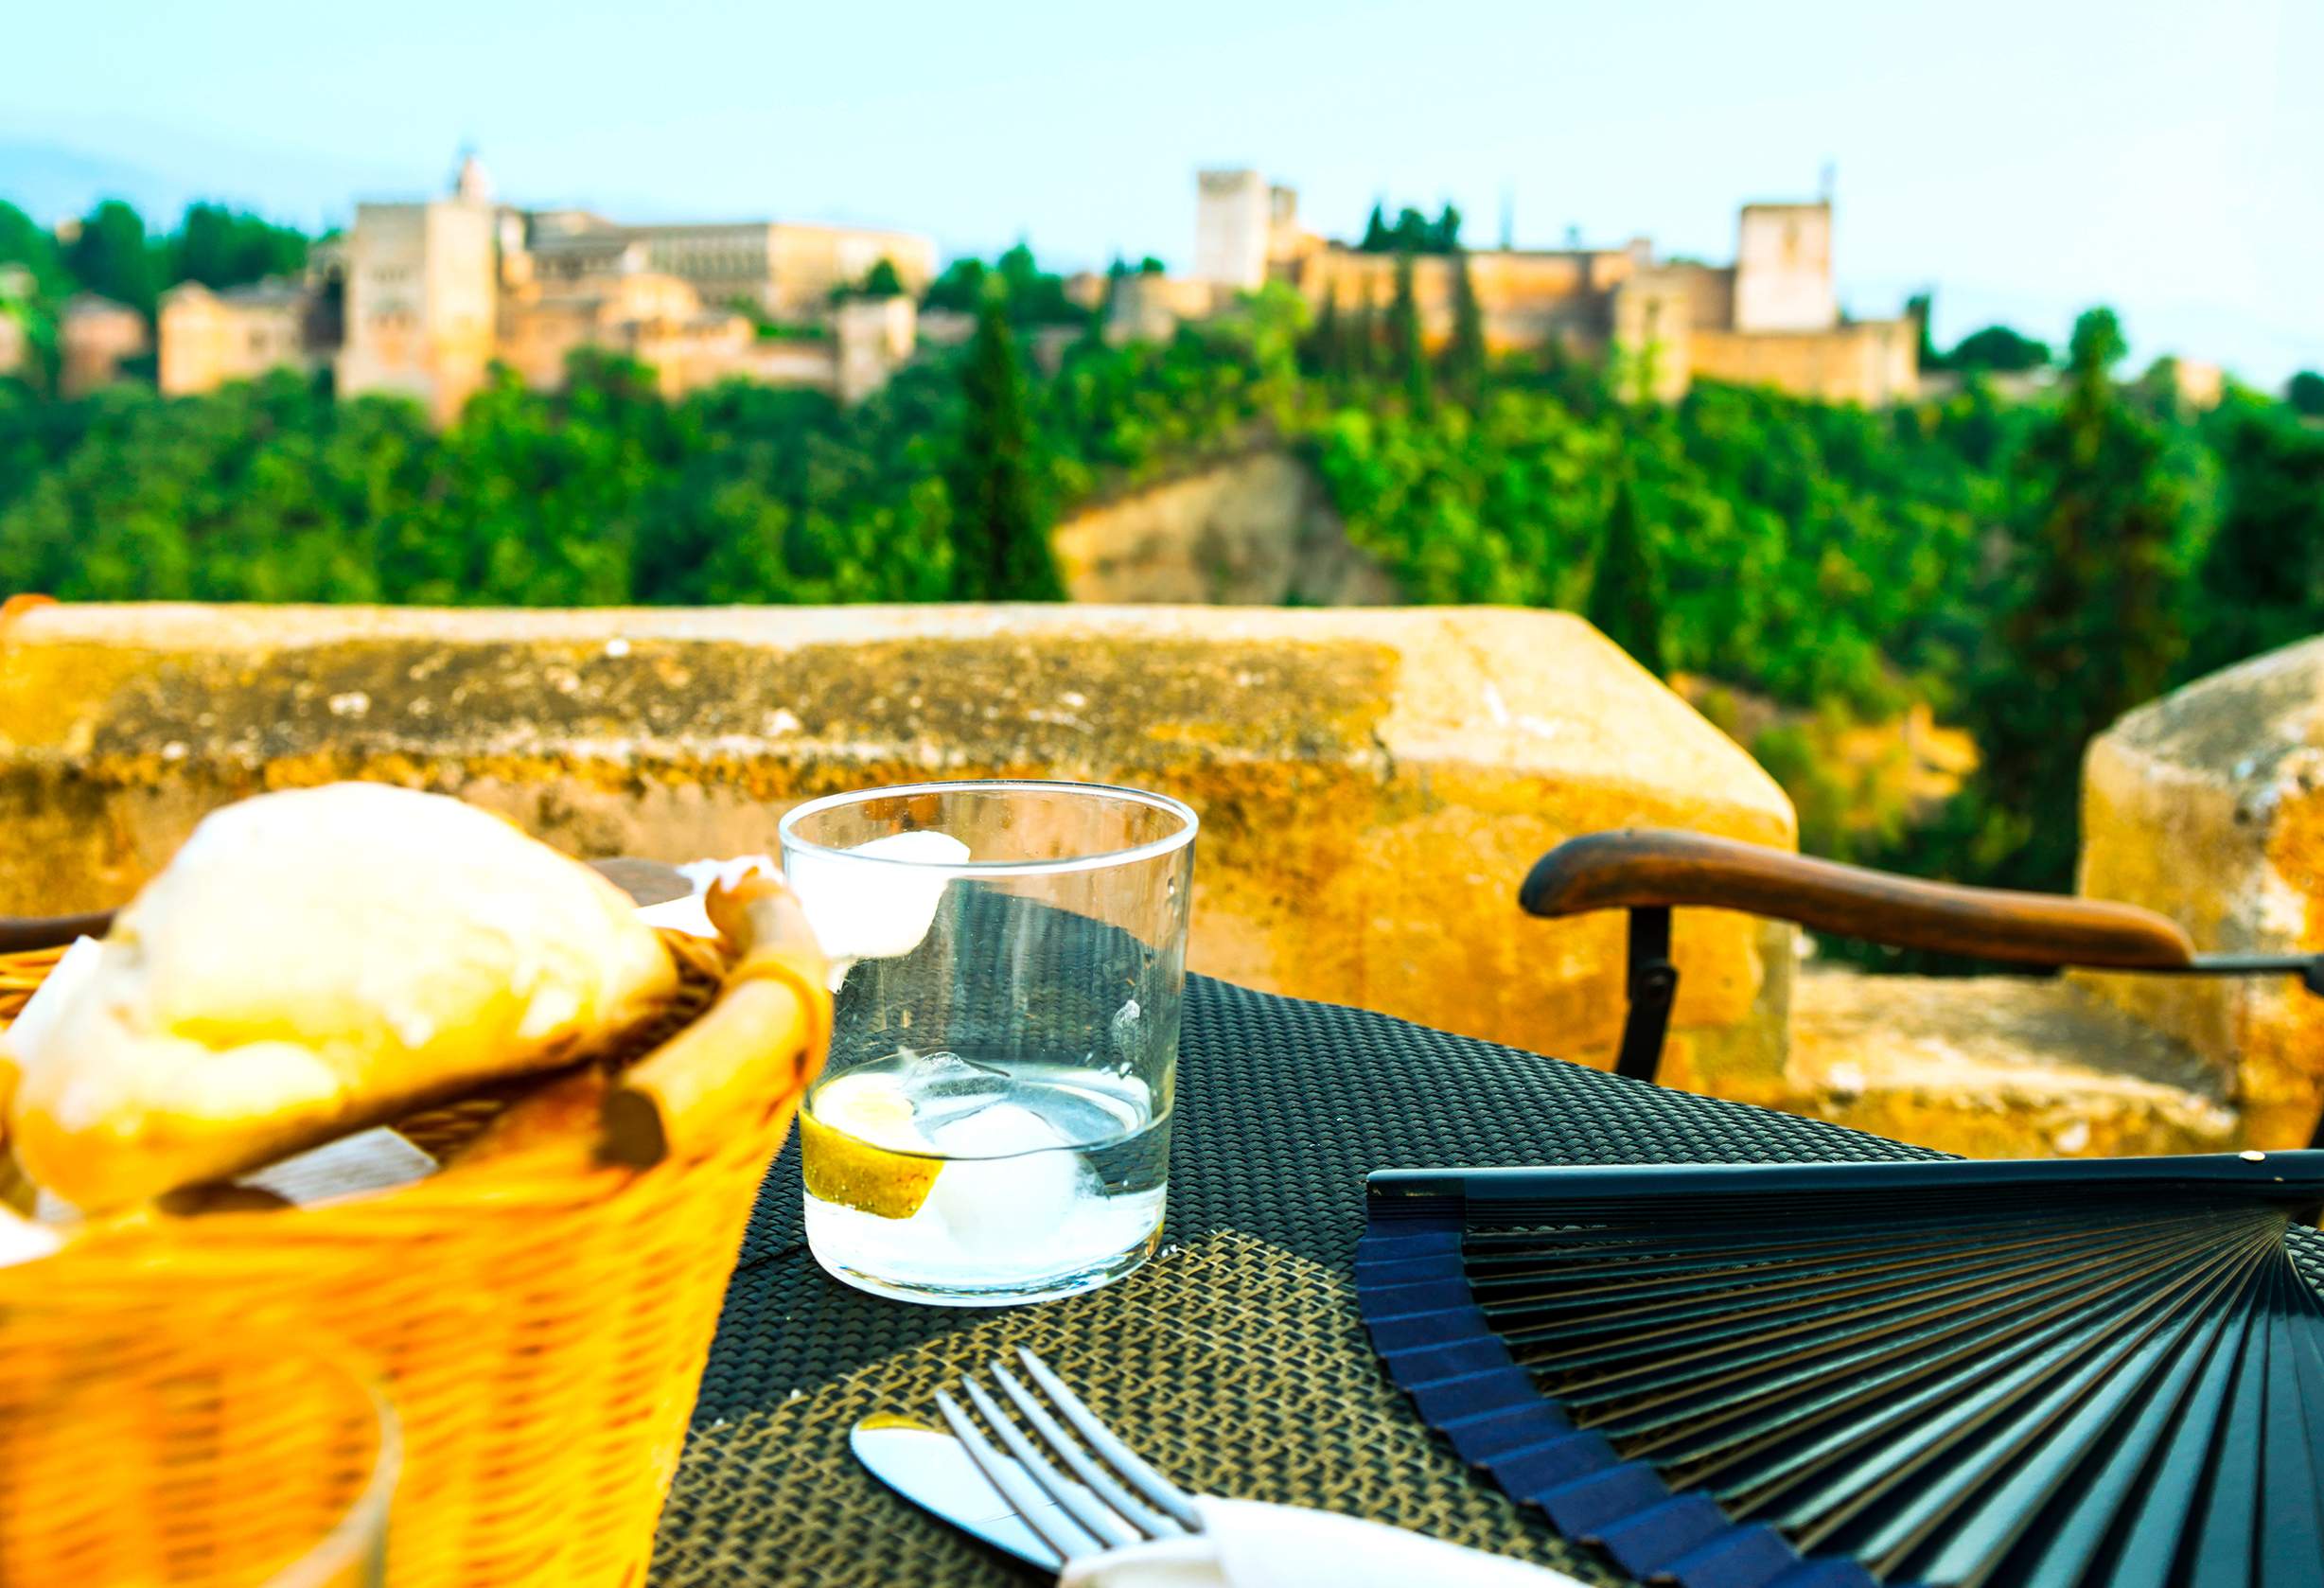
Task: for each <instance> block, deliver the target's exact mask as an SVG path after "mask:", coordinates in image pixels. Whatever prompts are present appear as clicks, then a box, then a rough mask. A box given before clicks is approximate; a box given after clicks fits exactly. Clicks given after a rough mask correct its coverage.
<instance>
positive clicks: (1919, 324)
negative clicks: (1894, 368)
mask: <svg viewBox="0 0 2324 1588" xmlns="http://www.w3.org/2000/svg"><path fill="white" fill-rule="evenodd" d="M1935 312H1936V294H1934V293H1933V292H1915V293H1913V294H1912V295H1911V296H1910V297H1909V298H1907V299H1906V300H1905V318H1906V319H1908V320H1910V321H1911V322H1912V326H1913V330H1914V332H1915V334H1916V335H1917V336H1918V338H1919V341H1920V354H1919V357H1920V366H1921V369H1922V370H1923V371H1924V372H1927V371H1928V370H1935V369H1944V368H1945V367H1946V363H1945V355H1944V354H1943V353H1941V352H1939V351H1938V350H1937V341H1936V338H1935V337H1933V336H1931V335H1930V334H1929V330H1928V326H1929V321H1930V320H1931V318H1932V317H1933V316H1934V315H1935Z"/></svg>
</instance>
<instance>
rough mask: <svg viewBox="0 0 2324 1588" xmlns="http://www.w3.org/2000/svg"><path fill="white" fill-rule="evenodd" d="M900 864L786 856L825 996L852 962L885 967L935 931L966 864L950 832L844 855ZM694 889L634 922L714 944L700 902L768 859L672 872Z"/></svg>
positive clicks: (895, 838) (908, 836) (700, 864)
mask: <svg viewBox="0 0 2324 1588" xmlns="http://www.w3.org/2000/svg"><path fill="white" fill-rule="evenodd" d="M846 853H847V854H849V855H852V856H853V855H861V856H871V857H874V858H878V859H885V860H903V861H909V862H911V864H908V865H894V866H856V865H849V864H847V863H845V862H844V861H842V860H840V859H838V858H837V857H836V856H826V855H821V854H818V853H815V852H814V851H810V850H802V851H801V852H800V853H798V854H796V855H794V856H792V857H791V873H790V875H789V876H788V877H786V878H785V879H784V880H785V881H786V882H788V883H789V885H790V889H791V892H792V894H793V896H795V897H796V898H797V899H798V900H799V908H800V909H801V910H802V911H804V912H805V914H806V917H807V925H808V926H811V927H813V928H814V930H815V940H816V942H817V943H818V944H820V945H821V946H822V950H823V957H824V958H825V959H826V960H829V961H830V962H831V990H832V991H833V992H835V993H836V992H837V991H838V990H839V983H840V982H841V981H843V980H845V979H846V978H847V973H848V971H849V970H850V969H852V968H853V967H854V964H855V962H857V961H859V960H893V959H898V958H901V957H902V956H904V955H906V954H909V953H910V952H911V951H912V950H913V949H915V948H917V947H919V946H920V944H921V942H922V940H923V939H924V938H926V936H927V935H928V929H929V928H930V927H931V926H935V925H936V909H937V906H938V905H939V904H941V903H942V901H943V897H944V885H945V884H946V883H948V882H950V881H951V880H952V878H953V876H954V874H955V873H954V872H953V871H952V870H951V868H953V867H955V866H958V865H960V863H961V862H962V861H965V860H966V859H967V858H968V855H969V849H968V845H966V844H964V843H962V842H961V841H960V839H959V838H954V837H953V836H952V835H951V834H950V833H932V832H917V833H890V834H889V835H888V836H887V837H886V838H873V839H872V840H871V841H870V842H868V843H860V844H857V845H856V846H855V847H854V849H851V850H848V851H847V852H846ZM753 869H759V870H764V871H767V872H774V871H775V870H776V869H777V868H776V866H775V863H774V861H773V860H772V859H770V858H768V857H767V856H764V855H744V856H737V857H736V858H734V859H731V860H695V861H691V862H689V863H687V864H685V865H682V866H680V867H678V870H679V871H680V872H683V873H685V875H686V880H687V881H689V882H691V883H693V884H694V891H693V893H691V894H689V895H688V896H687V897H685V898H682V899H671V900H669V901H667V902H666V903H663V904H658V905H648V906H646V907H645V908H644V909H641V910H640V911H638V916H639V918H640V919H641V920H643V921H645V922H646V923H648V924H649V925H652V926H670V927H674V928H676V929H677V930H679V931H686V932H692V933H694V934H695V936H696V937H716V936H717V935H718V931H717V928H716V927H714V926H712V925H711V924H710V914H709V912H708V911H707V910H705V909H703V906H702V896H703V894H705V893H706V892H708V891H710V887H711V885H712V884H713V882H716V881H718V880H719V879H720V878H721V877H733V876H737V875H740V874H742V873H748V872H749V871H751V870H753Z"/></svg>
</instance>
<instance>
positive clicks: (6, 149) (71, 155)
mask: <svg viewBox="0 0 2324 1588" xmlns="http://www.w3.org/2000/svg"><path fill="white" fill-rule="evenodd" d="M153 145H154V152H153V153H151V154H150V155H144V154H141V155H140V156H139V157H137V158H134V159H123V158H120V157H118V156H114V155H111V154H105V153H100V152H97V151H95V150H89V149H86V148H80V147H76V146H74V145H71V144H67V143H61V142H58V141H56V140H55V139H53V138H44V137H41V136H39V135H38V134H30V135H26V134H24V133H21V132H16V131H14V130H9V129H0V199H5V200H7V201H8V202H9V203H12V204H15V205H16V206H17V207H18V208H20V209H22V210H24V211H25V212H26V214H28V215H30V216H31V217H32V218H33V219H34V220H35V221H44V222H48V223H51V224H53V223H54V222H56V221H61V220H63V219H65V218H66V217H68V216H77V215H85V214H87V213H88V211H89V208H90V206H91V205H93V204H95V203H97V201H98V200H100V199H126V200H128V201H129V202H130V203H132V204H135V205H136V206H137V207H138V209H140V210H141V211H143V212H144V214H145V217H146V220H147V221H148V223H149V224H155V225H160V226H165V227H166V226H170V225H174V224H175V223H176V221H177V218H178V217H179V215H181V214H182V213H184V211H185V206H186V205H187V204H189V203H193V202H194V201H195V200H197V199H216V200H220V201H222V202H224V203H231V204H234V205H237V206H238V207H241V208H245V209H252V210H255V211H257V212H258V213H259V214H261V215H264V216H266V217H268V218H269V219H270V220H275V221H288V222H291V223H294V224H297V225H301V226H308V227H318V226H322V225H326V224H337V223H339V222H341V221H344V220H345V219H346V216H347V214H348V212H349V211H350V210H351V209H352V208H353V207H354V203H355V200H356V199H357V197H358V196H361V195H369V194H372V193H400V192H404V191H409V192H411V193H414V194H417V193H420V192H424V191H430V190H432V189H433V188H434V187H436V186H437V185H439V183H440V181H441V180H442V179H441V178H439V177H438V176H437V175H436V174H435V173H433V172H427V173H414V174H413V175H412V176H411V177H408V178H407V177H400V176H398V175H397V174H396V173H394V172H392V171H381V170H379V169H377V168H362V167H357V166H350V165H347V164H345V163H343V162H341V161H337V160H333V159H330V158H328V157H318V156H315V155H312V154H309V153H308V152H306V151H304V150H248V149H242V148H228V147H223V146H220V145H217V144H215V143H211V142H208V141H205V140H202V139H197V138H167V139H158V138H157V139H155V140H153ZM140 147H141V148H142V147H143V146H140Z"/></svg>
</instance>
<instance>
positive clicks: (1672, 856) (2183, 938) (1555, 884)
mask: <svg viewBox="0 0 2324 1588" xmlns="http://www.w3.org/2000/svg"><path fill="white" fill-rule="evenodd" d="M1518 899H1519V902H1520V903H1522V904H1523V906H1524V908H1525V909H1527V910H1528V911H1530V912H1531V913H1533V914H1535V915H1547V916H1558V915H1580V914H1584V913H1587V912H1588V911H1591V910H1599V909H1638V908H1641V907H1651V906H1672V905H1682V906H1694V907H1699V908H1704V909H1734V910H1741V911H1743V912H1745V913H1746V914H1750V915H1764V916H1769V917H1771V918H1773V919H1775V920H1779V921H1791V922H1796V923H1798V924H1799V925H1800V926H1813V927H1815V928H1816V929H1817V930H1819V931H1825V932H1837V933H1840V934H1841V935H1843V936H1847V937H1854V938H1861V939H1863V940H1865V941H1866V942H1869V943H1885V944H1893V945H1894V946H1896V947H1899V948H1926V949H1930V950H1934V951H1936V952H1938V953H1945V954H1963V955H1969V956H1972V957H1975V958H1978V959H1983V960H2004V961H2011V962H2016V963H2020V964H2033V965H2088V966H2094V967H2111V968H2115V969H2125V970H2136V969H2147V970H2156V969H2169V968H2174V967H2178V966H2184V965H2187V964H2189V963H2190V962H2192V961H2193V959H2194V944H2193V943H2192V941H2191V940H2190V939H2189V938H2188V936H2187V934H2186V932H2185V931H2184V930H2182V929H2181V928H2180V927H2179V926H2178V925H2177V923H2175V922H2174V921H2171V920H2169V919H2167V918H2166V917H2164V916H2160V915H2157V914H2156V913H2155V912H2154V911H2153V910H2151V909H2139V907H2138V906H2136V905H2125V904H2110V903H2107V902H2104V901H2103V900H2097V899H2074V898H2062V897H2059V896H2056V895H2054V894H2048V893H2020V892H2012V891H2004V890H2001V889H1998V888H1962V887H1956V886H1954V885H1952V884H1950V883H1942V882H1921V881H1918V880H1915V879H1914V878H1911V877H1904V876H1896V875H1893V874H1891V873H1887V872H1875V871H1868V870H1866V869H1865V868H1863V867H1861V866H1843V865H1840V864H1839V863H1838V862H1836V861H1832V860H1817V859H1811V858H1809V857H1808V856H1804V855H1793V854H1789V853H1787V852H1786V851H1784V850H1780V849H1769V848H1766V847H1764V846H1762V845H1759V844H1750V843H1739V842H1736V841H1735V840H1734V839H1733V838H1712V837H1710V836H1708V835H1707V834H1702V833H1688V832H1678V831H1671V830H1666V829H1660V828H1641V829H1635V830H1626V831H1623V832H1618V833H1593V834H1590V835H1588V836H1586V837H1583V838H1569V839H1567V840H1566V841H1565V842H1564V843H1561V844H1559V845H1558V847H1557V848H1555V849H1553V850H1551V851H1550V852H1549V853H1548V854H1547V855H1544V856H1541V859H1540V860H1538V861H1536V862H1535V863H1534V867H1533V870H1532V871H1531V872H1530V873H1527V874H1526V877H1525V883H1524V887H1523V889H1522V890H1521V891H1520V892H1519V894H1518Z"/></svg>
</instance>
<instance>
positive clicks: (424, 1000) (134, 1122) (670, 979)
mask: <svg viewBox="0 0 2324 1588" xmlns="http://www.w3.org/2000/svg"><path fill="white" fill-rule="evenodd" d="M676 977H677V973H676V969H675V967H674V966H673V964H672V962H671V960H670V956H669V954H668V952H667V951H666V950H665V949H664V948H663V947H662V945H661V944H660V940H659V939H658V938H657V936H656V934H655V933H654V931H653V929H652V928H651V927H649V926H645V925H643V923H642V922H640V921H639V920H638V919H637V915H636V912H635V910H634V909H632V907H631V904H630V901H629V900H628V898H627V897H625V895H624V894H623V893H622V892H621V891H620V890H619V889H617V888H615V887H613V885H612V884H610V883H608V882H607V881H606V880H605V879H604V878H602V877H600V876H598V875H597V874H596V873H593V872H591V871H590V870H589V869H588V868H587V867H585V866H582V865H580V864H578V863H576V862H574V861H573V860H571V859H569V858H567V857H566V856H562V855H559V854H558V853H557V852H556V851H555V850H553V849H551V848H549V847H548V846H547V845H545V844H541V843H537V842H536V841H534V840H533V839H532V838H527V837H525V836H524V835H523V834H521V833H519V832H518V831H517V829H516V828H514V827H512V826H510V825H509V824H508V823H507V822H505V821H502V820H500V819H499V818H498V817H495V816H492V815H489V814H487V813H485V812H484V811H481V810H477V809H475V808H473V807H471V806H468V805H464V804H462V803H460V802H459V801H457V800H451V799H446V798H443V797H441V796H438V795H431V794H419V793H414V792H412V791H410V790H407V789H400V788H391V787H386V786H383V785H372V784H339V785H332V786H330V787H326V788H314V789H302V790H297V791H293V792H290V793H281V794H268V795H262V796H260V797H259V798H257V799H255V800H249V801H246V802H244V803H241V804H238V805H233V806H230V807H228V808H226V809H224V810H220V811H218V812H216V813H215V814H213V815H212V816H210V817H209V818H208V819H207V820H204V821H202V824H201V825H200V826H199V827H197V828H196V829H195V830H194V835H193V837H192V838H189V839H188V840H187V841H186V844H185V848H183V849H182V850H180V851H179V852H178V854H177V856H176V857H175V858H173V859H172V860H171V861H170V862H169V864H168V866H167V869H166V870H164V871H163V872H162V873H161V874H160V875H159V876H157V877H155V878H154V879H153V880H152V882H151V883H150V884H149V885H148V886H147V888H146V890H145V891H143V892H142V893H140V894H139V895H138V896H137V898H136V900H135V901H134V902H133V903H132V905H131V906H130V907H129V909H126V910H125V911H123V912H122V914H121V917H120V918H119V920H118V921H117V922H115V924H114V928H113V931H112V933H111V935H110V936H108V937H107V938H106V940H105V941H104V943H103V944H101V945H100V947H99V951H98V957H97V963H96V964H95V966H94V968H93V969H92V970H91V971H90V972H89V973H88V974H87V975H85V976H83V977H80V978H79V979H77V980H76V981H75V983H74V984H73V985H72V986H70V987H68V988H65V989H62V997H61V998H60V1000H59V1002H58V1005H57V1006H56V1007H55V1008H53V1009H50V1010H45V1011H38V1010H35V1011H28V1013H30V1014H34V1015H36V1017H35V1018H32V1019H28V1020H26V1021H25V1022H23V1023H22V1025H21V1026H20V1027H18V1028H14V1029H12V1031H11V1032H9V1033H0V1067H8V1066H10V1065H12V1066H13V1067H15V1068H16V1069H17V1070H18V1071H19V1074H18V1076H17V1078H16V1085H15V1087H14V1096H13V1098H12V1100H11V1102H10V1103H9V1143H10V1145H11V1146H12V1148H13V1149H14V1152H15V1155H16V1157H17V1160H18V1161H19V1162H20V1163H21V1164H22V1165H23V1166H24V1169H25V1171H26V1173H28V1174H29V1175H30V1176H31V1177H32V1178H33V1179H34V1180H36V1181H38V1182H39V1183H40V1184H42V1185H44V1186H45V1187H47V1188H48V1189H49V1190H50V1191H54V1192H55V1193H56V1194H57V1195H59V1196H61V1197H62V1198H64V1199H65V1200H66V1201H68V1202H71V1203H73V1204H75V1205H77V1206H78V1207H79V1208H81V1209H87V1210H92V1211H94V1210H97V1209H106V1208H112V1207H117V1206H120V1205H122V1204H125V1203H132V1202H137V1201H142V1200H145V1199H148V1198H150V1197H153V1196H155V1195H158V1194H160V1193H161V1192H163V1191H168V1190H171V1189H172V1188H175V1187H178V1186H183V1185H187V1184H192V1183H195V1182H198V1181H202V1180H209V1179H216V1178H219V1177H221V1176H225V1175H231V1174H235V1173H240V1172H242V1171H244V1170H247V1169H250V1168H253V1167H255V1166H256V1165H258V1164H261V1163H265V1162H268V1161H270V1160H271V1159H273V1158H276V1157H279V1156H283V1155H284V1154H286V1153H290V1152H295V1151H298V1150H301V1149H303V1148H305V1147H308V1146H310V1145H312V1144H314V1143H316V1142H318V1141H323V1140H326V1139H328V1138H332V1137H334V1136H338V1135H341V1134H343V1133H344V1132H346V1131H348V1130H352V1129H356V1128H358V1127H361V1126H362V1125H366V1124H370V1123H374V1122H376V1121H379V1120H385V1119H392V1118H394V1117H396V1115H398V1114H402V1113H405V1112H408V1111H409V1110H411V1109H412V1108H414V1107H415V1106H418V1105H421V1104H424V1103H428V1102H431V1101H433V1100H436V1099H441V1098H445V1097H449V1096H452V1095H455V1094H457V1093H459V1092H461V1091H464V1090H466V1089H467V1088H469V1087H472V1086H474V1085H479V1084H481V1083H484V1082H486V1081H489V1080H492V1079H494V1078H497V1077H501V1076H505V1075H510V1074H515V1073H519V1072H522V1071H528V1070H534V1069H540V1068H545V1067H551V1066H555V1065H558V1064H562V1063H566V1062H568V1061H569V1060H571V1059H572V1057H574V1056H575V1055H576V1054H580V1053H583V1052H588V1051H590V1050H594V1049H596V1048H598V1047H601V1046H604V1045H606V1044H607V1043H610V1042H612V1041H614V1040H617V1039H618V1038H619V1036H620V1035H621V1033H622V1032H625V1031H626V1030H627V1029H628V1028H630V1027H631V1026H633V1025H634V1024H636V1023H637V1022H638V1021H640V1020H642V1019H645V1018H650V1017H651V1016H652V1015H654V1013H655V1012H656V1010H657V1009H658V1008H659V1007H660V1004H661V1003H662V1002H663V1001H664V1000H666V998H667V997H669V995H670V994H671V992H672V990H673V988H674V987H675V985H676ZM17 1030H22V1031H26V1033H27V1034H26V1036H25V1037H23V1038H22V1039H21V1040H16V1041H13V1043H12V1037H13V1033H14V1031H17ZM6 1090H7V1088H6V1086H5V1085H0V1093H4V1092H5V1091H6Z"/></svg>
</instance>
